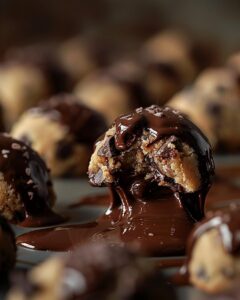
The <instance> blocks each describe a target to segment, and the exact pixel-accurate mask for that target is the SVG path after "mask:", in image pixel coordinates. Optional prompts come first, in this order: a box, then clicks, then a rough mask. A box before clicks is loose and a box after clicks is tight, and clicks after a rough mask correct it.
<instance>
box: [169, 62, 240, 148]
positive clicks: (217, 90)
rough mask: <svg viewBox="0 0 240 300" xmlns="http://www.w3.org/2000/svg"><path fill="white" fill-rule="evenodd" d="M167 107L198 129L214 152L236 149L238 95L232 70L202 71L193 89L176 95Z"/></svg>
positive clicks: (239, 112)
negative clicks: (179, 113)
mask: <svg viewBox="0 0 240 300" xmlns="http://www.w3.org/2000/svg"><path fill="white" fill-rule="evenodd" d="M168 105H169V106H171V107H173V108H175V109H178V110H179V111H181V112H182V113H184V114H186V115H187V116H188V117H189V118H190V119H191V120H192V121H193V122H194V123H195V124H196V125H197V126H199V128H201V130H202V131H203V132H204V133H205V134H206V136H207V137H208V138H209V140H210V142H211V145H212V146H213V147H214V148H215V149H217V150H228V151H236V150H238V149H239V147H240V129H239V128H240V126H238V124H240V93H239V86H238V80H237V76H236V74H235V73H234V72H232V71H231V70H228V69H226V68H225V69H224V68H218V69H209V70H206V71H204V72H203V73H202V74H201V75H200V76H199V77H198V79H197V80H196V83H195V85H194V86H192V87H191V88H188V89H185V90H183V91H182V92H180V93H178V94H176V95H175V96H174V97H173V98H172V99H171V100H170V101H169V102H168Z"/></svg>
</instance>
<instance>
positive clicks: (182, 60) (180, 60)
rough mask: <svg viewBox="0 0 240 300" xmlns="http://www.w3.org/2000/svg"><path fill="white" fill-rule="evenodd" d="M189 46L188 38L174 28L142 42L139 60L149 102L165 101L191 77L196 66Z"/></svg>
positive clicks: (193, 75) (161, 102) (191, 78)
mask: <svg viewBox="0 0 240 300" xmlns="http://www.w3.org/2000/svg"><path fill="white" fill-rule="evenodd" d="M190 48H191V43H190V42H189V40H188V39H187V38H186V37H185V36H184V35H182V34H180V33H178V32H175V31H164V32H161V33H159V34H158V35H156V36H154V37H153V38H151V39H150V40H148V41H147V42H146V43H145V45H144V47H143V49H142V50H141V59H142V62H143V65H144V66H145V69H146V78H145V86H146V90H147V92H148V94H149V95H150V99H151V101H152V102H154V103H157V104H163V103H165V102H166V101H167V100H168V99H169V98H170V97H171V96H172V95H173V94H174V93H175V92H176V91H178V90H179V89H181V88H182V87H183V86H184V85H186V84H188V83H189V82H191V81H192V80H193V79H194V77H195V76H196V74H197V66H196V64H195V62H194V60H193V58H192V56H191V53H190V50H191V49H190Z"/></svg>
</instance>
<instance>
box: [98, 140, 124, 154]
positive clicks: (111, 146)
mask: <svg viewBox="0 0 240 300" xmlns="http://www.w3.org/2000/svg"><path fill="white" fill-rule="evenodd" d="M97 154H98V155H99V156H104V157H113V156H117V155H119V151H118V150H117V149H116V147H115V141H114V137H113V136H111V137H107V138H106V140H105V142H104V144H103V145H102V147H101V148H100V149H99V150H98V153H97Z"/></svg>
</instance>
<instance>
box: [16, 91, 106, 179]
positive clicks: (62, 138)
mask: <svg viewBox="0 0 240 300" xmlns="http://www.w3.org/2000/svg"><path fill="white" fill-rule="evenodd" d="M105 129H106V125H105V121H104V119H103V117H102V116H101V115H100V114H98V113H97V112H95V111H93V110H91V109H89V108H88V107H86V106H84V105H82V104H80V103H79V101H78V100H77V99H76V98H75V97H74V96H72V95H70V94H69V95H68V94H62V95H58V96H55V97H53V98H51V99H50V100H48V101H45V102H43V103H42V104H41V105H40V106H39V107H36V108H33V109H30V110H29V111H27V112H26V113H25V114H23V116H22V117H21V119H20V120H19V121H18V122H17V123H16V124H15V126H14V128H13V130H12V135H13V136H14V137H16V138H19V139H20V140H23V141H25V142H26V143H27V144H29V145H31V146H32V148H33V149H35V150H36V151H37V152H38V153H39V154H40V156H41V157H42V158H43V159H44V160H45V162H46V164H47V166H48V167H49V168H50V169H51V172H52V174H53V175H54V176H66V175H69V176H78V175H82V174H84V173H85V172H86V170H87V166H88V162H89V158H90V155H91V152H92V147H93V144H94V142H95V141H96V139H97V138H98V137H99V136H100V135H101V134H102V133H103V132H104V130H105Z"/></svg>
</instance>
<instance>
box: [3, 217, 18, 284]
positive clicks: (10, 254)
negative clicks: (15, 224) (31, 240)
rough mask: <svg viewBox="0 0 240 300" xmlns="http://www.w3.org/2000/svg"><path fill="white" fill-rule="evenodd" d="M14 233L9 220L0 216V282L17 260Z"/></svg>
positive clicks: (4, 278) (5, 277)
mask: <svg viewBox="0 0 240 300" xmlns="http://www.w3.org/2000/svg"><path fill="white" fill-rule="evenodd" d="M16 250H17V248H16V244H15V236H14V233H13V231H12V229H11V227H10V226H9V224H8V223H7V221H6V220H5V219H4V218H3V217H1V216H0V275H1V279H0V283H3V281H5V280H6V279H7V276H6V275H7V274H8V273H9V271H10V270H11V269H12V268H13V267H14V265H15V260H16Z"/></svg>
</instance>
